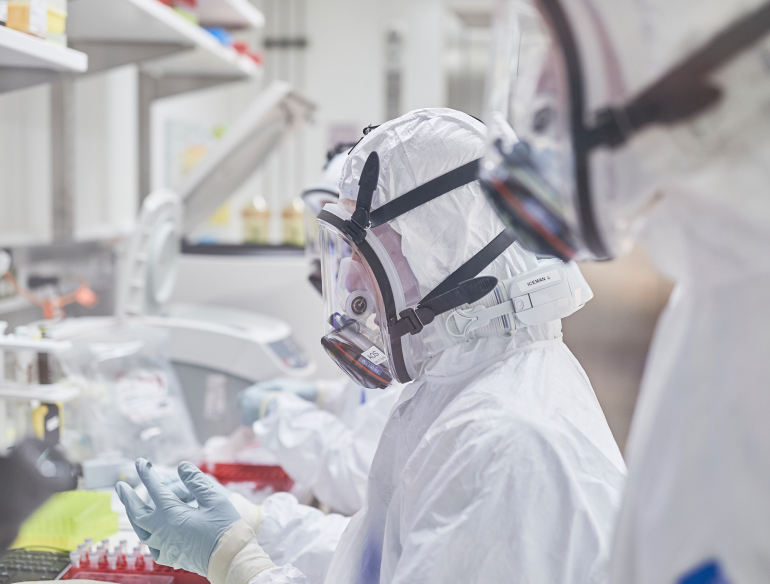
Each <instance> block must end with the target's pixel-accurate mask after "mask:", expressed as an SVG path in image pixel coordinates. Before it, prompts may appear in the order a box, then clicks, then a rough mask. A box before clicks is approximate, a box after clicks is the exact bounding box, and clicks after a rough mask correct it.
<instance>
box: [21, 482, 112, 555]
mask: <svg viewBox="0 0 770 584" xmlns="http://www.w3.org/2000/svg"><path fill="white" fill-rule="evenodd" d="M111 499H112V493H110V492H108V491H85V490H78V491H67V492H64V493H58V494H56V495H54V496H52V497H51V498H50V499H49V501H48V502H47V503H45V504H44V505H43V506H42V507H40V508H39V509H38V510H37V511H36V512H35V513H34V514H33V515H32V516H31V517H30V518H29V519H27V521H25V522H24V523H23V524H22V526H21V529H20V530H19V536H18V538H17V539H16V541H15V542H14V547H30V548H31V547H41V546H46V547H52V548H57V549H60V550H75V549H77V547H78V544H80V543H81V542H82V541H83V539H84V537H85V536H86V535H88V536H89V537H91V538H95V539H101V538H104V537H108V536H110V535H112V534H113V533H115V532H116V531H117V530H118V514H117V513H116V512H114V511H113V510H112V508H111ZM92 544H93V540H92V541H91V544H87V545H86V549H85V550H84V551H85V552H86V554H88V555H87V556H86V557H88V559H89V561H91V560H92V558H91V554H92V553H93V554H94V558H95V557H97V553H96V551H94V550H93V549H91V545H92ZM84 559H85V557H84V556H83V555H81V561H82V560H84Z"/></svg>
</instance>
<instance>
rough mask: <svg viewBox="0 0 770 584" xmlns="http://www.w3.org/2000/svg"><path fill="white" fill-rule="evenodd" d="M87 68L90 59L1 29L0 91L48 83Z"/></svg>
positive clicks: (30, 37)
mask: <svg viewBox="0 0 770 584" xmlns="http://www.w3.org/2000/svg"><path fill="white" fill-rule="evenodd" d="M86 69H88V56H87V55H85V54H84V53H81V52H79V51H75V50H72V49H67V48H64V47H57V46H56V45H53V44H51V43H48V42H46V41H44V40H42V39H38V38H35V37H33V36H31V35H28V34H25V33H23V32H19V31H16V30H11V29H10V28H6V27H4V26H3V27H0V92H5V91H14V90H16V89H22V88H24V87H29V86H32V85H37V84H40V83H48V82H50V81H55V80H56V79H59V78H61V77H63V76H64V75H66V74H71V73H82V72H84V71H86Z"/></svg>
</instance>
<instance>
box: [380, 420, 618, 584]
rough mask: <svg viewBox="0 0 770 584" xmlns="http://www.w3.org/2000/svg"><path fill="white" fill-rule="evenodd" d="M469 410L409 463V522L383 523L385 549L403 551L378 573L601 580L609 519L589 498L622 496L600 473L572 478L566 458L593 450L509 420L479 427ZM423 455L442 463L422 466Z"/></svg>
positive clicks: (414, 579) (556, 582) (573, 469)
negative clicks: (395, 527) (394, 528)
mask: <svg viewBox="0 0 770 584" xmlns="http://www.w3.org/2000/svg"><path fill="white" fill-rule="evenodd" d="M474 413H475V412H473V411H470V410H469V412H468V415H467V418H466V419H465V420H455V421H454V422H453V424H454V425H455V427H454V428H448V429H445V430H443V431H442V432H439V433H437V435H436V436H435V441H434V440H426V441H425V442H424V445H423V447H422V448H423V449H424V450H426V452H424V453H423V454H425V455H426V456H425V458H423V456H422V455H421V454H418V456H416V457H415V458H414V462H415V464H414V467H413V468H407V470H406V474H405V475H404V477H403V478H404V480H405V481H406V484H407V485H408V488H407V489H405V490H403V491H402V493H401V494H400V496H401V497H403V503H404V506H403V513H402V517H404V518H405V519H406V522H405V523H402V525H401V533H391V532H389V531H388V527H387V526H386V529H385V542H384V545H383V549H390V548H391V547H394V546H397V545H399V544H400V545H402V546H403V548H402V551H401V554H400V556H399V557H398V559H397V560H396V561H395V563H393V564H389V563H388V562H385V564H384V565H383V579H384V580H385V581H390V582H392V584H406V583H409V584H417V583H420V584H445V583H446V582H453V581H456V579H455V576H456V575H458V574H474V581H477V582H548V583H551V584H568V583H573V582H581V583H583V584H599V583H604V582H605V576H606V573H607V564H608V561H609V546H610V541H609V540H610V537H609V532H610V529H607V528H608V527H611V525H612V517H610V516H608V517H597V516H596V511H595V509H596V508H597V507H596V505H592V504H591V503H592V502H595V501H596V500H597V497H599V498H602V497H606V498H608V499H610V500H612V499H613V498H614V499H619V497H620V494H619V489H613V490H611V492H605V487H604V483H603V481H604V479H605V477H601V476H599V477H595V479H594V480H593V481H590V482H588V483H587V482H586V480H585V477H581V478H580V480H578V475H579V473H580V467H579V466H577V465H574V464H570V463H571V461H573V460H575V459H579V457H580V456H581V449H583V448H588V449H589V450H595V449H593V448H592V447H591V445H590V442H589V441H588V440H587V439H586V440H585V443H583V442H582V441H581V438H578V439H575V438H574V437H573V436H568V435H566V434H564V433H559V432H558V431H557V430H554V429H545V430H542V429H539V428H536V427H533V426H532V425H530V424H528V422H526V421H523V422H522V421H516V420H513V421H512V420H510V419H508V420H497V421H495V420H484V421H483V423H484V424H489V425H490V426H492V427H494V426H496V427H497V428H496V429H495V430H493V431H489V432H487V431H482V432H481V433H480V432H479V424H481V423H482V422H478V421H477V420H478V418H477V417H476V416H475V415H474ZM503 425H506V426H507V428H504V427H503ZM427 451H430V453H428V452H427ZM587 456H589V457H590V456H592V453H591V452H590V451H589V452H588V453H587ZM428 459H433V460H445V461H448V462H447V463H446V464H443V465H442V466H441V467H436V466H435V465H430V464H422V463H421V462H423V461H427V460H428ZM409 466H411V464H410V465H409ZM586 484H588V485H589V487H588V488H586ZM591 485H593V486H591ZM607 507H608V508H609V507H610V505H607ZM482 541H483V542H485V543H484V545H485V546H486V548H485V549H479V546H480V542H482ZM468 550H473V553H468ZM585 575H588V576H589V577H588V578H585Z"/></svg>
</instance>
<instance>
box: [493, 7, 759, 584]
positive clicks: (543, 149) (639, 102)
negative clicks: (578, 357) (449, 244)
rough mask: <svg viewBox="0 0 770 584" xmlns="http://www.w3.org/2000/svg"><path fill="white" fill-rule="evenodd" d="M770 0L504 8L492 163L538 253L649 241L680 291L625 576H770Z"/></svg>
mask: <svg viewBox="0 0 770 584" xmlns="http://www.w3.org/2000/svg"><path fill="white" fill-rule="evenodd" d="M769 32H770V3H767V2H762V1H760V0H699V1H697V2H695V1H690V0H647V1H645V2H636V1H632V0H542V1H537V0H510V1H508V0H505V1H501V2H499V3H498V7H497V11H496V31H495V41H494V58H493V60H492V68H491V74H490V78H489V81H490V83H489V87H488V99H489V102H488V104H487V111H486V114H485V115H486V122H487V123H488V125H489V139H488V150H487V154H486V155H485V158H484V161H483V163H482V167H481V172H480V177H481V179H482V183H483V185H484V187H485V190H486V191H487V193H488V196H489V197H490V200H491V201H492V202H493V204H494V205H495V206H496V208H497V210H498V211H499V213H500V216H501V217H502V218H503V220H504V222H505V223H506V225H507V226H508V227H509V228H510V230H511V233H514V234H515V235H516V237H518V238H519V239H520V240H521V241H523V242H524V243H525V244H526V246H527V247H529V248H530V249H532V250H534V251H536V252H539V253H541V254H546V255H552V256H556V257H560V258H561V259H563V260H565V261H566V260H570V259H589V260H590V259H605V258H610V257H612V256H615V255H618V254H621V253H624V252H625V251H627V250H628V249H629V247H630V244H631V243H632V242H633V241H634V240H635V239H638V240H640V241H641V242H642V243H643V245H644V247H645V248H646V250H647V252H648V253H649V255H650V256H651V258H652V260H653V262H654V263H655V265H656V266H657V267H658V269H659V270H660V271H661V272H662V273H663V274H665V275H667V276H668V277H669V278H671V279H672V280H674V281H675V284H676V285H675V288H674V291H673V294H672V296H671V299H670V301H669V304H668V306H667V308H666V309H665V311H664V313H663V315H662V317H661V319H660V322H659V323H658V327H657V330H656V332H655V335H654V338H653V342H652V346H651V348H650V353H649V355H648V359H647V364H646V368H645V372H644V378H643V381H642V386H641V391H640V396H639V400H638V404H637V408H636V412H635V414H634V420H633V423H632V426H631V432H630V436H629V440H628V447H627V450H626V455H627V458H628V462H629V480H628V485H627V488H626V494H625V498H624V503H623V506H622V510H621V513H620V515H619V523H618V527H617V532H616V537H615V542H614V548H613V549H614V551H613V558H612V568H611V574H612V582H614V583H618V584H659V583H677V584H695V583H703V584H706V583H720V584H724V583H728V582H729V583H732V584H739V583H748V582H752V583H753V582H767V581H770V523H769V522H768V517H770V497H768V493H769V492H770V467H768V465H767V464H764V461H765V460H767V459H768V458H770V425H768V423H767V420H766V415H765V413H766V412H767V411H768V410H770V391H768V389H770V381H768V380H770V359H768V356H769V355H770V303H768V299H770V255H769V254H768V253H767V250H769V249H770V196H768V191H769V190H770V67H769V66H768V63H770V36H768V33H769Z"/></svg>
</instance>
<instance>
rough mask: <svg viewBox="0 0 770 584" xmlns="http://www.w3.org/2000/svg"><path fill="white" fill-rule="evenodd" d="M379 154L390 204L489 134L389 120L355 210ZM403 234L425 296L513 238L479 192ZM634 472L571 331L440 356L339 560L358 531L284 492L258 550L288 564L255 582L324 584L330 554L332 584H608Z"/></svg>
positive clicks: (520, 258) (395, 430)
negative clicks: (505, 236)
mask: <svg viewBox="0 0 770 584" xmlns="http://www.w3.org/2000/svg"><path fill="white" fill-rule="evenodd" d="M373 149H376V150H377V152H378V154H379V156H380V161H381V171H380V178H379V184H378V189H377V191H376V192H375V195H374V200H373V207H374V208H377V207H378V206H380V205H382V204H384V203H385V202H387V201H390V200H392V199H393V198H395V197H397V196H400V195H401V194H403V193H405V192H408V191H409V190H411V189H413V188H414V187H416V186H418V185H420V184H423V183H425V182H427V181H428V180H430V179H432V178H434V177H436V176H439V175H441V174H443V173H446V172H447V171H449V170H451V169H453V168H456V167H458V166H460V165H461V164H465V163H467V162H469V161H471V160H474V159H476V158H479V157H480V156H481V155H482V153H483V150H484V126H483V125H482V124H481V123H479V122H477V121H476V120H474V119H473V118H471V117H469V116H467V115H465V114H461V113H459V112H456V111H453V110H448V109H430V110H417V111H414V112H411V113H409V114H406V115H404V116H402V117H401V118H398V119H396V120H393V121H390V122H388V123H386V124H383V125H382V126H380V127H379V128H377V129H376V130H373V131H372V132H370V133H369V134H368V135H367V136H366V137H365V138H364V139H363V140H362V141H361V142H360V143H359V144H358V146H356V148H354V150H353V152H352V153H351V155H350V157H349V159H348V161H347V163H346V165H345V170H344V172H343V177H342V182H341V197H342V198H343V199H344V198H347V199H355V197H356V194H357V190H358V189H357V182H358V176H359V174H360V172H361V169H362V167H363V164H364V161H365V160H366V158H367V156H368V154H369V153H370V152H371V151H372V150H373ZM391 225H392V226H393V228H394V229H395V230H396V231H397V232H399V233H400V234H401V237H402V250H403V253H404V256H405V257H406V259H407V260H408V262H409V265H410V267H411V269H412V270H413V272H414V274H415V275H416V277H417V279H418V281H419V283H420V287H421V292H422V293H423V294H425V293H427V292H428V291H429V290H431V289H432V288H434V287H435V286H436V285H437V284H438V283H439V282H441V281H442V280H443V279H444V278H445V277H446V276H447V275H448V274H450V273H451V272H452V271H454V270H455V269H456V268H457V267H458V266H459V265H461V264H462V263H464V262H465V261H466V260H468V259H469V258H470V257H471V256H472V255H474V254H475V253H476V252H478V251H479V250H480V249H481V248H482V247H483V246H484V245H486V244H487V243H488V242H489V241H490V240H491V239H493V238H494V237H495V236H496V235H497V234H498V233H500V231H502V229H503V226H502V224H501V222H500V221H499V219H498V218H497V216H496V215H495V213H494V211H493V210H492V208H491V207H490V206H489V205H488V204H487V202H486V200H485V199H484V196H483V194H482V192H481V189H480V187H479V185H478V182H473V183H470V184H468V185H466V186H463V187H460V188H458V189H455V190H454V191H452V192H451V193H448V194H446V195H443V196H441V197H439V198H438V199H436V200H434V201H431V202H430V203H428V204H426V205H423V206H422V207H419V208H418V209H415V210H414V211H411V212H409V213H407V214H405V215H402V216H401V217H399V218H398V219H396V220H394V221H393V222H392V223H391ZM536 265H537V263H536V259H535V257H534V256H533V255H532V254H530V253H529V252H525V251H523V250H522V249H521V248H520V247H519V246H518V245H516V244H514V245H513V246H511V247H510V248H509V249H508V250H507V251H506V252H504V253H503V254H502V255H501V256H500V257H499V258H497V260H495V261H494V262H493V263H492V264H491V265H490V266H489V267H488V268H487V269H486V270H484V271H483V272H482V274H483V275H493V276H496V277H498V278H501V279H505V278H509V277H511V276H512V275H515V274H517V273H520V272H521V271H523V270H525V269H531V268H534V267H535V266H536ZM624 477H625V466H624V463H623V460H622V458H621V455H620V452H619V450H618V447H617V445H616V443H615V441H614V439H613V437H612V434H611V433H610V430H609V427H608V426H607V422H606V420H605V418H604V415H603V413H602V410H601V408H600V406H599V403H598V401H597V399H596V396H595V395H594V392H593V390H592V388H591V384H590V382H589V381H588V379H587V377H586V375H585V373H584V372H583V370H582V368H581V367H580V364H579V363H578V362H577V360H576V359H575V358H574V357H573V356H572V354H571V353H570V351H569V349H567V347H566V346H565V345H564V343H563V342H562V338H561V323H560V322H559V321H554V322H550V323H548V324H546V325H540V326H532V327H527V328H521V329H518V330H516V331H515V333H514V334H513V335H512V336H511V337H509V338H501V337H491V338H483V339H478V340H475V341H471V342H468V343H464V344H460V345H457V346H454V347H452V348H450V349H448V350H446V351H444V352H443V353H440V354H438V355H436V356H434V357H433V358H432V359H430V360H429V361H428V362H427V364H426V365H425V366H424V368H423V370H422V372H421V374H420V376H419V378H418V379H417V380H415V381H414V382H413V383H412V384H410V385H409V386H407V388H406V389H405V390H404V391H403V393H402V395H401V398H400V400H399V404H398V405H397V406H396V409H395V411H394V413H393V415H392V416H391V417H390V419H389V421H388V423H387V425H386V427H385V430H384V432H383V434H382V438H381V440H380V443H379V446H378V448H377V452H376V454H375V456H374V462H373V464H372V469H371V473H370V475H369V480H368V492H367V498H366V503H365V505H364V507H363V509H361V511H359V512H358V513H357V514H356V515H355V516H354V517H353V518H352V519H351V520H350V523H349V524H348V525H347V528H346V529H345V531H344V533H343V534H342V536H341V537H340V539H339V543H338V544H337V545H336V550H335V552H334V555H333V557H331V558H329V557H328V556H326V557H322V556H323V553H322V551H319V550H321V548H322V547H323V546H321V545H320V543H321V542H327V543H328V542H330V541H334V540H335V539H336V538H337V537H339V533H340V529H341V527H342V526H343V524H344V521H345V520H343V519H342V518H340V517H339V516H337V515H328V516H324V515H322V514H320V512H318V511H316V510H309V509H308V508H306V507H304V506H302V505H298V504H297V503H296V500H294V499H293V498H292V497H291V496H290V495H286V494H278V495H273V496H272V497H270V498H268V500H267V501H266V503H265V505H264V506H263V509H262V520H261V523H260V524H259V525H258V527H257V529H256V536H257V537H256V539H257V541H258V542H259V544H260V545H261V546H262V548H263V549H264V551H265V552H266V553H267V554H268V555H269V556H270V558H271V560H272V561H273V562H274V563H275V564H276V567H272V568H268V569H265V570H263V571H261V572H260V573H258V574H257V575H256V576H255V577H253V578H252V579H251V581H250V582H251V584H267V583H273V584H277V583H296V584H299V583H305V582H320V581H321V580H320V579H319V578H320V577H321V575H322V573H323V572H324V571H325V565H326V562H328V561H329V559H330V560H331V562H330V565H329V568H328V572H327V573H326V580H325V581H326V582H328V583H334V584H344V583H350V584H353V583H356V584H361V583H368V582H381V583H383V584H385V583H388V584H396V583H399V584H400V583H404V584H405V583H413V584H418V583H419V584H431V583H436V584H446V583H448V582H463V583H466V582H484V583H490V582H527V583H538V584H540V583H575V584H578V583H579V584H587V583H599V582H606V580H607V570H608V560H609V546H610V539H611V536H612V527H613V524H614V520H615V515H616V511H617V509H618V507H619V504H620V497H621V491H622V488H623V484H624ZM223 547H224V546H218V547H217V549H216V550H215V551H214V554H213V555H212V559H211V562H212V564H214V563H215V561H216V560H217V559H218V558H217V556H218V555H219V556H222V555H223V554H224V553H225V552H226V550H224V549H220V548H223ZM326 549H328V547H327V548H326ZM243 555H248V554H245V553H244V554H243ZM239 557H240V556H236V558H235V560H233V562H232V564H233V568H232V569H230V570H229V572H228V577H227V578H226V579H225V583H226V584H245V582H236V581H235V580H234V579H233V578H230V574H237V573H242V572H240V571H239V570H238V569H237V566H236V564H237V563H238V561H239V559H238V558H239ZM308 570H311V571H312V572H313V573H312V574H310V573H308ZM303 572H304V573H303Z"/></svg>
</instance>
